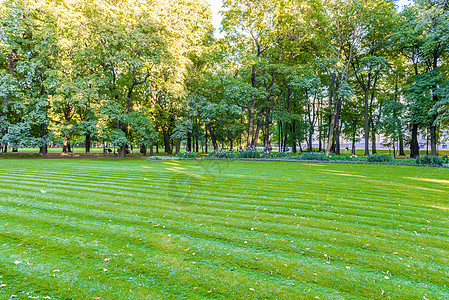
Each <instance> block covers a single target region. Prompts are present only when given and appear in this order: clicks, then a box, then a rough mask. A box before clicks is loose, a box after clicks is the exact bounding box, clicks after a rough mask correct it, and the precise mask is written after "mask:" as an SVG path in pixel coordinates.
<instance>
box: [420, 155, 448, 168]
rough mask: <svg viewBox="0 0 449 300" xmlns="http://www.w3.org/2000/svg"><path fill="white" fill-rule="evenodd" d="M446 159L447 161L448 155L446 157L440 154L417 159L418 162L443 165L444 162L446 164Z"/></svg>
mask: <svg viewBox="0 0 449 300" xmlns="http://www.w3.org/2000/svg"><path fill="white" fill-rule="evenodd" d="M445 160H446V161H447V155H446V158H445V159H443V158H442V157H438V156H420V157H418V158H417V159H416V164H417V165H428V166H442V165H443V164H445ZM446 164H447V163H446Z"/></svg>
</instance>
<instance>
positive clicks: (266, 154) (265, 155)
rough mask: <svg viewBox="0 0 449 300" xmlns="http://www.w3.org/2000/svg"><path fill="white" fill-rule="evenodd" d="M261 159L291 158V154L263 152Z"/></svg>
mask: <svg viewBox="0 0 449 300" xmlns="http://www.w3.org/2000/svg"><path fill="white" fill-rule="evenodd" d="M260 157H261V158H291V157H292V155H291V154H290V152H271V151H270V152H262V154H261V155H260Z"/></svg>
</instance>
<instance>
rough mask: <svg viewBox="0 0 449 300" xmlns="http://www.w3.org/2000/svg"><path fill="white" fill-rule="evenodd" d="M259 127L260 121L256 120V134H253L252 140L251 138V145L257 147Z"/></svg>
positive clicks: (260, 125)
mask: <svg viewBox="0 0 449 300" xmlns="http://www.w3.org/2000/svg"><path fill="white" fill-rule="evenodd" d="M260 127H262V121H261V120H258V121H257V127H256V134H255V136H254V140H253V143H252V145H251V146H253V147H257V141H258V140H259V132H260Z"/></svg>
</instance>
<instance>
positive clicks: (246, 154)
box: [238, 147, 261, 158]
mask: <svg viewBox="0 0 449 300" xmlns="http://www.w3.org/2000/svg"><path fill="white" fill-rule="evenodd" d="M260 154H261V152H260V151H259V150H258V149H257V148H256V147H248V148H246V149H244V150H240V151H239V153H238V157H239V158H257V157H260Z"/></svg>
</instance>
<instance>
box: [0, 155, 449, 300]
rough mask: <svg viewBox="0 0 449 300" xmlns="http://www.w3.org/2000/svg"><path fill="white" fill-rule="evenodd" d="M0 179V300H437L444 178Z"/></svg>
mask: <svg viewBox="0 0 449 300" xmlns="http://www.w3.org/2000/svg"><path fill="white" fill-rule="evenodd" d="M0 172H2V174H3V176H2V179H1V180H0V257H1V259H0V276H1V277H0V299H3V298H5V299H8V298H9V297H11V295H17V296H18V297H19V298H20V299H29V298H28V297H39V299H43V298H44V297H50V298H52V299H93V298H101V299H148V298H247V299H250V298H261V299H266V298H271V299H274V298H276V299H308V298H310V299H315V298H316V297H319V298H320V299H347V298H379V299H382V298H386V297H391V298H402V299H423V297H425V298H427V299H447V298H449V291H448V286H447V284H448V282H449V278H448V277H449V275H448V274H449V267H448V266H449V246H448V245H449V209H447V208H448V207H449V197H448V196H447V184H446V183H447V181H448V176H449V173H448V170H447V169H436V168H414V167H401V166H382V165H339V164H335V165H334V164H298V163H282V162H246V161H241V162H236V161H176V162H167V161H162V162H160V161H144V162H143V161H142V160H126V161H107V160H104V161H98V160H83V161H78V160H71V161H60V160H57V161H51V160H7V161H2V164H1V165H0ZM342 175H343V176H342ZM345 175H350V176H345ZM47 299H48V298H47Z"/></svg>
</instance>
